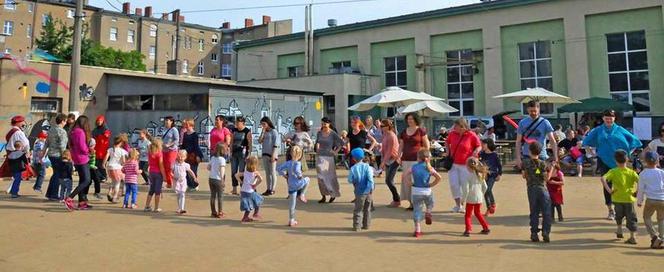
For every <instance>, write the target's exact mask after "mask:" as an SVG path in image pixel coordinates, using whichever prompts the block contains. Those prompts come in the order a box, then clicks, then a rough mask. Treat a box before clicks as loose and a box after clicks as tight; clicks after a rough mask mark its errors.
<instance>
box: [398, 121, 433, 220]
mask: <svg viewBox="0 0 664 272" xmlns="http://www.w3.org/2000/svg"><path fill="white" fill-rule="evenodd" d="M405 119H406V124H407V125H408V128H406V129H405V130H403V131H402V132H401V134H400V135H399V154H400V155H399V160H398V162H399V164H401V171H403V172H402V173H406V171H408V170H410V168H411V167H413V165H415V164H416V163H417V152H419V151H420V149H426V150H429V137H427V131H426V130H425V129H424V128H422V127H420V116H419V115H417V113H414V112H411V113H408V114H406V118H405ZM405 180H406V176H405V175H403V174H402V175H401V200H403V199H404V198H405V199H406V200H408V204H409V205H408V208H407V210H413V203H411V201H410V195H411V191H410V187H409V186H406V183H405Z"/></svg>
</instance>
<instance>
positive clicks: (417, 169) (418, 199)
mask: <svg viewBox="0 0 664 272" xmlns="http://www.w3.org/2000/svg"><path fill="white" fill-rule="evenodd" d="M430 160H431V153H430V152H429V151H428V150H426V149H420V151H418V152H417V164H415V165H413V167H412V168H410V169H408V170H406V172H405V173H404V175H406V179H405V182H406V186H411V187H412V189H411V198H412V201H413V221H414V222H415V233H414V234H413V236H415V238H420V237H422V227H421V222H422V206H423V205H424V206H426V211H425V213H424V219H425V223H426V224H427V225H431V222H432V217H431V211H432V210H433V203H434V201H433V191H432V190H431V188H433V187H434V186H436V185H437V184H438V183H439V182H440V180H441V179H442V177H441V176H440V174H438V172H436V170H434V169H433V167H431V165H430V164H429V161H430ZM431 176H433V177H434V181H433V182H431V183H430V182H429V181H430V179H431Z"/></svg>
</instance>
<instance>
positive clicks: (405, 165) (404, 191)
mask: <svg viewBox="0 0 664 272" xmlns="http://www.w3.org/2000/svg"><path fill="white" fill-rule="evenodd" d="M416 163H417V161H402V162H401V195H402V196H409V195H411V190H410V186H406V183H405V182H404V181H405V180H406V178H405V177H404V176H403V175H404V173H406V171H408V170H409V169H410V168H412V167H413V165H415V164H416ZM411 180H412V179H411ZM408 199H410V198H408Z"/></svg>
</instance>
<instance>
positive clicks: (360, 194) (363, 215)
mask: <svg viewBox="0 0 664 272" xmlns="http://www.w3.org/2000/svg"><path fill="white" fill-rule="evenodd" d="M350 155H351V157H352V158H353V160H355V162H356V163H355V165H353V167H351V168H350V173H349V174H348V182H350V183H351V184H353V186H354V187H355V209H354V210H353V230H354V231H359V230H360V221H361V222H362V229H364V230H368V229H369V224H371V202H372V199H371V198H372V197H371V193H372V192H373V189H374V180H373V168H372V167H371V166H369V164H367V163H366V162H364V161H362V160H363V159H364V149H362V148H359V147H358V148H355V149H353V150H352V151H351V152H350Z"/></svg>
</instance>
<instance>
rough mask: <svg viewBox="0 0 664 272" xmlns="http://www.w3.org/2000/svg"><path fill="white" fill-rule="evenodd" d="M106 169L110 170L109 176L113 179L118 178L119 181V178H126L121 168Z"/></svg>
mask: <svg viewBox="0 0 664 272" xmlns="http://www.w3.org/2000/svg"><path fill="white" fill-rule="evenodd" d="M106 171H108V176H109V177H110V178H111V179H112V180H117V181H119V180H123V179H124V174H123V173H122V170H120V169H118V170H110V169H107V170H106Z"/></svg>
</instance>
